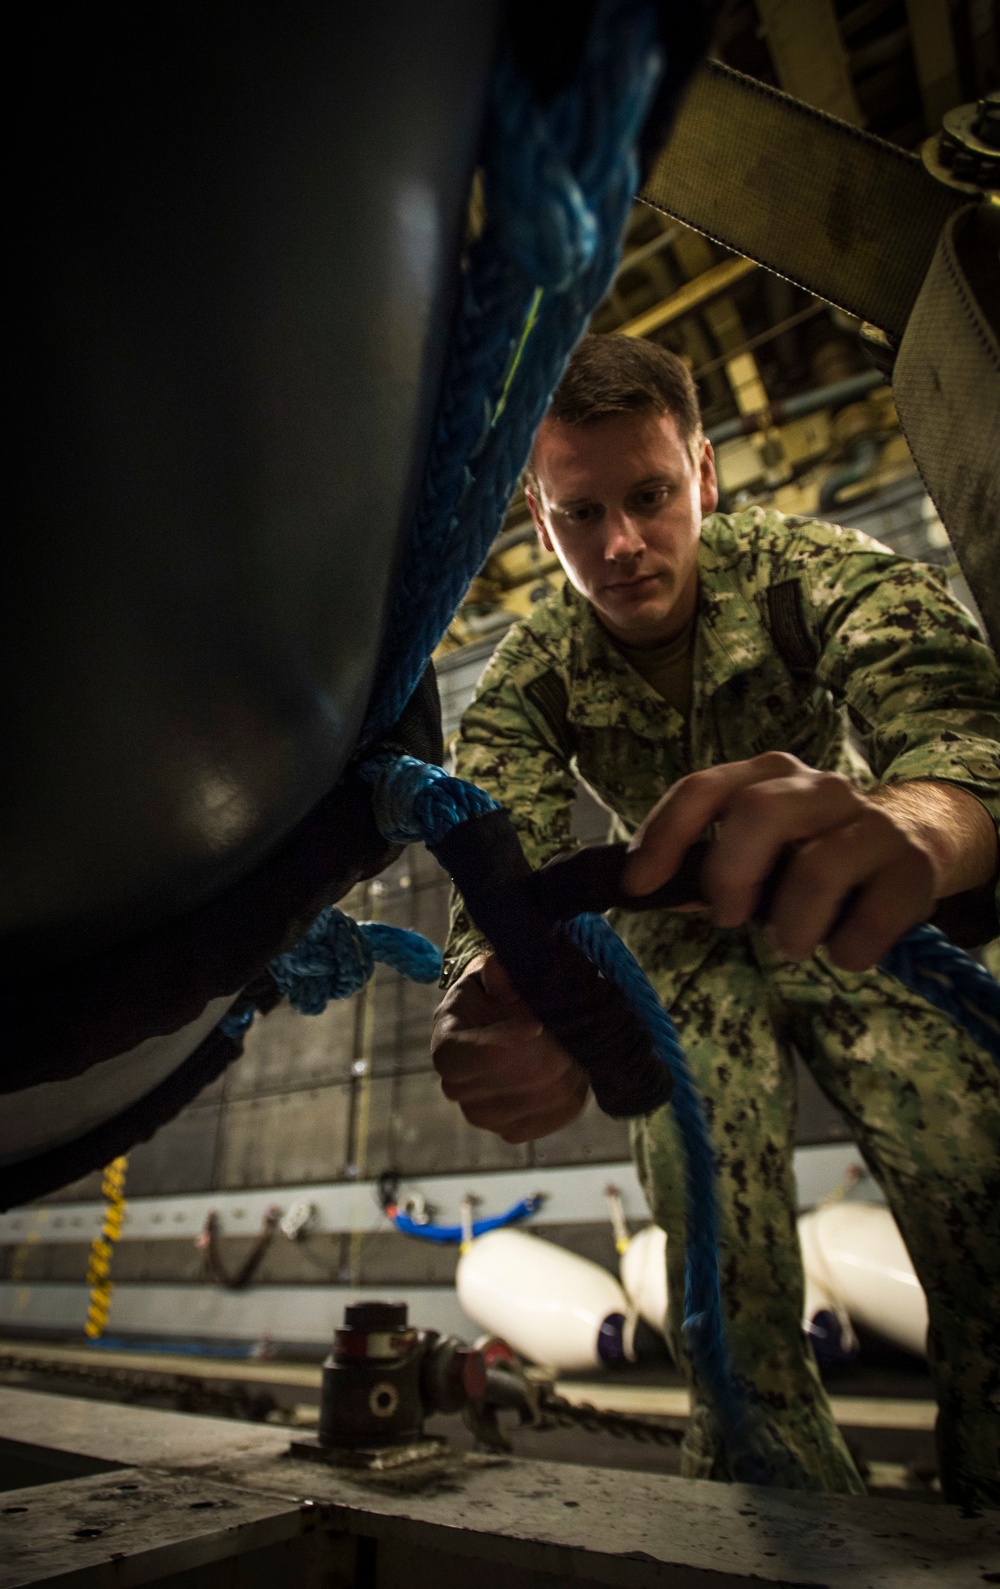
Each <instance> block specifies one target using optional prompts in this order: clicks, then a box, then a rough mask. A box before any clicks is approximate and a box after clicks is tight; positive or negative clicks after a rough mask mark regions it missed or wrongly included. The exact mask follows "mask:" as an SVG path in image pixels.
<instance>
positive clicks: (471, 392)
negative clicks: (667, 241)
mask: <svg viewBox="0 0 1000 1589" xmlns="http://www.w3.org/2000/svg"><path fill="white" fill-rule="evenodd" d="M662 70H663V60H662V53H661V50H660V46H659V38H658V31H657V17H656V7H655V6H654V5H653V4H652V3H650V0H601V3H599V4H598V6H597V8H596V11H595V17H594V22H593V24H592V27H591V35H590V39H589V43H588V47H587V50H586V52H585V55H584V58H583V61H582V63H581V67H580V70H579V72H578V73H577V77H576V80H575V81H574V82H573V83H572V84H571V85H570V86H569V87H568V88H566V89H565V90H564V91H563V92H561V93H559V94H558V95H556V96H555V98H554V99H553V100H552V101H551V103H549V104H547V105H546V106H544V107H542V106H540V105H538V104H537V102H536V101H535V99H534V97H533V95H532V93H531V91H530V89H529V88H528V86H527V85H526V84H525V82H524V81H523V79H522V78H521V77H520V74H519V73H518V71H517V69H516V67H515V66H514V64H513V62H512V61H511V60H509V59H503V60H501V61H499V62H498V64H497V66H496V68H495V71H494V75H493V78H492V82H491V89H490V95H489V103H488V108H487V118H486V129H485V137H484V155H483V175H484V194H485V208H486V215H487V220H486V225H485V227H484V230H483V233H482V235H481V237H480V238H479V239H478V241H477V242H475V243H474V244H473V245H472V246H471V247H470V249H469V251H468V256H467V260H466V269H465V272H464V276H463V287H462V298H461V303H460V306H459V312H458V315H457V318H456V322H455V325H454V328H453V331H452V335H451V338H450V341H449V348H448V355H447V359H446V364H445V372H444V378H443V382H442V390H441V397H440V401H439V404H438V410H437V415H436V421H435V429H434V434H433V438H432V441H431V446H430V450H429V454H428V460H427V465H426V468H425V471H424V483H423V488H422V493H421V498H420V502H419V504H418V507H417V510H416V513H415V516H414V520H413V523H412V525H411V528H410V531H409V534H408V538H407V543H406V550H405V552H404V555H403V561H402V567H401V569H400V573H399V577H398V579H397V582H396V587H395V590H394V593H393V600H392V605H391V610H390V612H389V616H388V622H387V625H386V639H385V642H384V645H383V651H382V656H381V658H380V661H379V666H378V669H377V671H376V679H375V685H374V688H373V692H372V698H371V705H370V707H369V711H368V716H367V718H366V721H365V724H364V728H363V730H362V735H361V742H362V744H363V745H372V744H374V743H376V742H377V741H378V739H379V738H381V737H382V736H383V735H384V734H385V733H386V732H387V731H388V730H389V729H390V728H391V727H392V725H393V724H394V723H395V722H396V721H397V720H398V718H399V716H400V714H401V713H402V711H403V708H404V706H405V705H406V702H407V701H408V699H409V697H410V695H411V693H412V691H413V689H414V688H415V686H416V684H417V681H418V680H419V678H420V676H421V674H422V673H423V670H424V668H425V667H426V665H427V659H428V657H429V656H430V654H431V652H432V651H433V650H434V647H435V646H436V645H437V644H438V642H439V640H440V639H441V637H442V635H443V634H444V632H445V630H446V629H447V627H448V624H449V623H450V622H451V620H452V617H453V616H454V613H455V611H456V609H457V608H458V606H459V603H460V602H461V599H462V597H463V595H464V594H465V591H466V590H467V588H468V585H469V582H470V581H471V579H472V578H473V576H474V575H475V574H476V572H477V570H478V569H479V567H480V566H481V564H482V562H483V560H484V558H485V557H486V554H487V552H488V551H489V548H490V545H491V543H492V541H493V538H494V536H495V535H496V533H497V530H498V529H499V527H500V523H501V521H502V518H503V514H504V512H505V510H506V507H507V503H508V501H509V500H510V497H511V494H512V492H513V489H514V486H515V485H516V483H517V479H518V476H519V475H520V472H521V470H522V468H523V467H524V464H525V462H526V460H527V457H528V452H529V449H530V446H531V441H532V438H533V436H534V433H535V430H536V429H537V427H538V424H539V422H540V420H541V418H542V416H543V414H544V412H545V409H546V407H547V405H548V401H549V398H550V396H551V394H552V392H553V390H554V389H555V387H556V385H557V384H558V381H559V377H560V376H561V374H562V371H563V369H564V367H565V364H566V360H567V359H568V357H569V355H570V353H571V352H572V350H573V348H574V346H575V345H576V343H577V341H578V340H579V338H580V336H581V335H582V333H583V332H584V330H585V329H586V326H587V322H588V320H589V318H590V315H591V313H592V311H593V310H594V308H595V307H596V305H597V304H598V302H599V301H600V299H601V297H602V296H603V294H604V292H605V291H606V289H607V287H608V285H609V283H610V281H611V279H612V276H613V275H614V270H615V267H616V265H617V263H618V259H619V257H620V248H621V241H620V240H621V234H622V232H623V230H624V226H625V222H626V220H627V218H628V214H629V209H630V206H631V204H632V200H633V198H634V196H635V192H636V188H637V186H638V166H637V162H636V154H635V150H636V143H637V139H638V136H639V133H640V131H641V128H642V125H643V122H644V120H645V117H646V114H647V112H648V109H649V107H650V104H651V102H652V99H653V96H654V94H655V92H656V89H657V86H658V84H659V80H660V76H661V74H662ZM526 333H527V335H526ZM501 416H502V417H503V421H504V422H503V423H502V424H500V423H499V420H500V418H501Z"/></svg>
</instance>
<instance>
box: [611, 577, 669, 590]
mask: <svg viewBox="0 0 1000 1589" xmlns="http://www.w3.org/2000/svg"><path fill="white" fill-rule="evenodd" d="M659 577H660V576H659V574H636V575H635V576H634V577H633V578H632V579H616V580H613V581H612V582H611V583H610V584H608V585H605V587H604V588H605V590H620V591H624V592H629V591H632V592H635V593H636V594H638V593H639V592H640V591H643V590H646V589H648V588H649V587H650V586H651V585H655V584H656V582H657V580H658V579H659Z"/></svg>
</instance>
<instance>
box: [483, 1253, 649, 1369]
mask: <svg viewBox="0 0 1000 1589" xmlns="http://www.w3.org/2000/svg"><path fill="white" fill-rule="evenodd" d="M455 1289H456V1290H457V1292H458V1300H459V1302H460V1303H461V1305H462V1307H463V1309H464V1310H465V1312H466V1313H467V1314H468V1315H469V1317H470V1318H471V1319H474V1320H475V1321H476V1323H477V1324H479V1325H481V1326H482V1328H483V1329H484V1330H488V1331H489V1332H490V1334H491V1335H500V1336H502V1337H503V1339H504V1340H505V1341H507V1342H508V1343H509V1344H510V1345H511V1346H512V1347H513V1348H514V1350H515V1351H516V1352H518V1353H520V1355H521V1356H522V1357H527V1358H529V1359H530V1360H531V1361H532V1362H534V1363H544V1364H546V1365H548V1366H550V1367H552V1368H556V1369H559V1370H561V1371H562V1372H569V1371H570V1370H573V1369H581V1368H602V1367H604V1366H605V1365H607V1364H608V1363H613V1362H621V1361H622V1360H623V1359H624V1358H625V1357H627V1356H628V1355H630V1352H629V1335H630V1333H631V1332H630V1331H629V1329H628V1315H629V1311H630V1310H629V1306H628V1302H627V1301H626V1298H625V1293H624V1291H623V1290H622V1288H621V1286H620V1285H619V1284H618V1281H617V1280H616V1279H615V1277H614V1275H612V1274H609V1273H608V1271H607V1270H606V1269H602V1268H601V1267H600V1265H599V1264H596V1263H591V1262H590V1261H589V1259H587V1258H581V1257H580V1256H579V1255H578V1254H577V1253H575V1252H567V1251H566V1249H565V1248H564V1247H557V1246H555V1245H554V1243H553V1242H550V1241H543V1240H542V1239H541V1237H539V1236H529V1235H528V1234H527V1233H526V1232H525V1231H523V1230H492V1231H488V1232H487V1233H486V1235H485V1236H477V1237H476V1238H475V1240H474V1241H473V1242H471V1243H470V1245H469V1246H468V1248H467V1249H466V1251H465V1252H464V1253H463V1254H462V1256H461V1258H460V1259H459V1261H458V1270H457V1272H456V1275H455Z"/></svg>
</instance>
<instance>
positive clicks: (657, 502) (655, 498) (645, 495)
mask: <svg viewBox="0 0 1000 1589" xmlns="http://www.w3.org/2000/svg"><path fill="white" fill-rule="evenodd" d="M669 495H670V488H669V486H650V488H649V490H648V491H638V492H636V495H635V497H634V498H633V502H634V504H635V506H636V507H637V508H646V509H650V508H658V507H660V506H661V505H662V504H663V503H664V502H665V501H666V500H667V498H668V496H669Z"/></svg>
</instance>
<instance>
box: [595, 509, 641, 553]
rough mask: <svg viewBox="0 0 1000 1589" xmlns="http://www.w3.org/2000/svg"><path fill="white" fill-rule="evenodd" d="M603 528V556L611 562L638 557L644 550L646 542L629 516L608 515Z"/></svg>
mask: <svg viewBox="0 0 1000 1589" xmlns="http://www.w3.org/2000/svg"><path fill="white" fill-rule="evenodd" d="M605 526H606V534H605V540H604V555H605V557H607V558H609V559H610V560H611V561H612V562H623V561H624V560H625V559H627V558H630V557H638V556H639V553H640V552H642V551H644V550H645V547H646V542H645V540H644V539H643V537H642V535H641V534H640V532H639V529H638V526H637V525H636V524H635V523H634V522H633V520H632V519H631V517H630V516H629V514H627V513H624V512H619V513H611V514H608V516H607V518H606V519H605Z"/></svg>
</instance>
